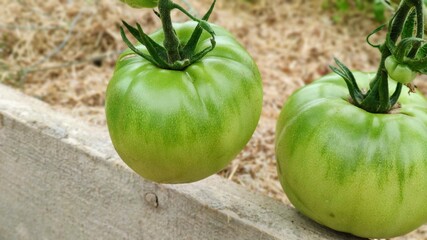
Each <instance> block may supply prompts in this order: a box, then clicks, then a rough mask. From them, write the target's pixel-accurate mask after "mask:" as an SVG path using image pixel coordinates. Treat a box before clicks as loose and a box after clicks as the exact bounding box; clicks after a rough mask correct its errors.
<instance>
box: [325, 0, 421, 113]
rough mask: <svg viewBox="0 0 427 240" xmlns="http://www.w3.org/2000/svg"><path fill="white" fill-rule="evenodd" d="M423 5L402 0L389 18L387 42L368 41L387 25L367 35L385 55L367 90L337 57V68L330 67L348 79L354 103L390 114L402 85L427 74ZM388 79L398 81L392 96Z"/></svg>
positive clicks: (413, 1)
mask: <svg viewBox="0 0 427 240" xmlns="http://www.w3.org/2000/svg"><path fill="white" fill-rule="evenodd" d="M423 7H424V5H423V2H422V0H403V1H402V3H401V4H400V5H399V8H398V9H397V11H396V13H395V15H394V16H393V17H392V19H391V20H390V21H389V25H388V33H387V37H386V41H385V43H383V44H379V45H374V44H372V43H370V42H369V38H370V36H372V35H373V34H375V33H377V32H379V31H380V30H381V29H382V28H383V27H384V26H381V27H379V28H377V29H375V30H374V31H373V32H372V33H371V34H369V35H368V37H367V42H368V44H369V45H371V46H372V47H375V48H378V49H379V50H380V52H381V55H382V57H381V62H380V65H379V67H378V71H377V74H376V75H375V77H374V78H373V79H372V81H371V83H370V86H369V87H370V89H368V90H367V91H366V93H365V92H362V91H361V90H360V88H359V87H358V86H357V82H356V79H355V78H354V76H353V73H352V72H351V71H350V70H349V69H348V68H347V67H346V66H345V65H344V64H343V63H341V62H340V61H339V60H338V59H335V63H336V65H337V66H338V67H334V66H330V68H331V70H332V71H333V72H335V73H336V74H338V75H340V76H341V77H342V78H343V79H344V81H345V82H346V85H347V88H348V90H349V93H350V97H351V98H352V101H351V102H352V103H353V104H354V105H356V106H357V107H360V108H362V109H364V110H366V111H368V112H372V113H388V112H390V110H391V109H392V108H393V107H394V106H395V105H396V104H397V101H398V100H399V97H400V94H401V92H402V85H403V84H411V82H412V81H413V80H414V79H415V77H416V74H417V73H422V74H427V44H426V41H425V40H424V39H423V37H424V12H423ZM399 39H400V41H399V42H398V40H399ZM389 78H390V79H391V80H394V81H396V82H398V84H397V85H396V88H395V90H394V92H393V94H392V95H390V94H389V84H388V80H389Z"/></svg>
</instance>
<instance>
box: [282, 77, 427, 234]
mask: <svg viewBox="0 0 427 240" xmlns="http://www.w3.org/2000/svg"><path fill="white" fill-rule="evenodd" d="M354 75H355V78H356V79H357V82H358V84H359V86H360V87H361V88H365V89H366V88H368V86H369V81H370V79H372V78H373V76H374V75H373V74H367V73H360V72H355V73H354ZM389 84H390V88H391V89H392V88H394V87H395V86H396V83H395V82H393V81H389ZM406 90H408V89H407V88H406V87H405V86H404V89H403V91H406ZM399 103H400V105H401V106H400V107H399V108H396V109H394V110H393V111H392V112H390V113H388V114H374V113H370V112H366V111H365V110H363V109H361V108H358V107H356V106H354V105H353V104H351V103H350V102H349V94H348V89H347V87H346V85H345V82H344V81H343V80H342V78H341V77H339V76H337V75H334V74H333V75H332V74H331V75H328V76H325V77H323V78H321V79H320V80H317V81H314V82H313V83H312V84H310V85H307V86H305V87H303V88H302V89H300V90H298V91H297V92H295V93H294V94H293V95H292V96H291V97H290V98H289V99H288V100H287V102H286V103H285V105H284V107H283V110H282V112H281V114H280V117H279V120H278V122H277V126H276V143H275V144H276V158H277V167H278V175H279V179H280V182H281V184H282V186H283V189H284V191H285V193H286V194H287V196H288V198H289V200H290V201H291V202H292V204H293V205H294V206H295V207H296V208H297V209H298V210H299V211H301V212H302V213H303V214H304V215H306V216H308V217H310V218H312V219H313V220H315V221H317V222H318V223H320V224H323V225H325V226H328V227H330V228H332V229H335V230H337V231H342V232H347V233H351V234H354V235H357V236H360V237H368V238H389V237H394V236H399V235H402V234H405V233H408V232H410V231H412V230H414V229H415V228H417V227H419V226H420V225H422V224H423V223H425V222H426V221H427V207H426V206H427V205H426V204H427V100H426V99H425V98H424V97H423V96H422V95H420V94H410V95H409V94H402V95H401V97H400V99H399Z"/></svg>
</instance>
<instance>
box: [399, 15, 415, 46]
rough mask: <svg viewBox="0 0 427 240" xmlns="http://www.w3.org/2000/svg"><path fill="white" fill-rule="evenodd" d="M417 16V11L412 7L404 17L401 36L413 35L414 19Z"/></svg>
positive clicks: (408, 36)
mask: <svg viewBox="0 0 427 240" xmlns="http://www.w3.org/2000/svg"><path fill="white" fill-rule="evenodd" d="M416 18H417V12H416V11H415V10H414V9H413V10H412V11H411V13H410V14H409V15H408V17H407V18H406V21H405V24H404V25H403V30H402V35H401V38H402V39H404V38H410V37H412V36H414V30H415V21H416Z"/></svg>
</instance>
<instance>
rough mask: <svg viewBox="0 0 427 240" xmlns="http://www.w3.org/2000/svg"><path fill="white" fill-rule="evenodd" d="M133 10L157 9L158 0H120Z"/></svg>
mask: <svg viewBox="0 0 427 240" xmlns="http://www.w3.org/2000/svg"><path fill="white" fill-rule="evenodd" d="M120 1H121V2H123V3H126V4H127V5H129V6H131V7H133V8H155V7H157V4H158V2H159V1H158V0H120Z"/></svg>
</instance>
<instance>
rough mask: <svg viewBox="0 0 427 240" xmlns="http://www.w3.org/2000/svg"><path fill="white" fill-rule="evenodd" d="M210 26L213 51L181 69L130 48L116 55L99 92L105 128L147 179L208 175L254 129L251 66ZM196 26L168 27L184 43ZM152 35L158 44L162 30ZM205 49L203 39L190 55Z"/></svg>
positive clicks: (256, 107) (255, 86) (257, 102)
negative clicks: (110, 75) (150, 59)
mask: <svg viewBox="0 0 427 240" xmlns="http://www.w3.org/2000/svg"><path fill="white" fill-rule="evenodd" d="M211 25H212V28H213V30H214V31H215V33H216V47H215V48H214V50H212V51H211V52H209V53H208V54H207V55H206V56H205V57H204V58H202V59H201V60H200V61H198V62H195V63H194V64H192V65H190V66H188V67H187V68H186V69H184V70H182V71H175V70H166V69H161V68H158V67H156V66H154V65H153V64H151V63H150V62H148V61H146V60H145V59H143V58H141V57H139V56H136V55H133V54H131V53H132V52H131V51H130V50H127V51H126V52H124V53H123V54H122V55H121V56H120V57H119V60H118V62H117V65H116V69H115V72H114V75H113V78H112V79H111V81H110V83H109V84H108V88H107V93H106V117H107V124H108V129H109V132H110V136H111V139H112V142H113V145H114V147H115V149H116V150H117V152H118V154H119V155H120V157H121V158H122V159H123V161H124V162H126V164H127V165H128V166H129V167H130V168H132V169H133V170H134V171H135V172H137V173H138V174H140V175H141V176H143V177H144V178H146V179H149V180H152V181H155V182H159V183H186V182H193V181H197V180H200V179H203V178H205V177H207V176H209V175H212V174H214V173H216V172H218V171H219V170H221V169H222V168H224V167H225V166H226V165H227V164H228V163H229V162H230V161H231V160H232V159H233V158H234V157H235V156H236V155H237V154H238V153H239V152H240V151H241V150H242V149H243V147H244V146H245V145H246V143H247V142H248V141H249V139H250V138H251V136H252V134H253V132H254V130H255V128H256V126H257V123H258V121H259V118H260V114H261V108H262V82H261V78H260V73H259V71H258V68H257V66H256V64H255V62H254V61H253V59H252V58H251V56H250V55H249V54H248V52H247V51H246V50H245V49H244V48H243V47H242V46H241V45H240V44H239V43H238V42H237V41H236V40H235V39H234V38H233V36H232V35H231V34H230V33H228V32H227V31H226V30H224V29H223V28H221V27H218V26H216V25H213V24H211ZM195 27H196V23H195V22H187V23H183V24H175V25H174V28H175V31H176V33H177V35H178V37H179V39H181V41H183V42H186V41H187V40H188V39H189V38H190V36H191V33H192V31H193V30H194V28H195ZM151 37H152V38H153V39H154V40H155V41H157V42H159V43H160V42H161V41H163V39H164V37H163V32H162V31H159V32H156V33H154V34H152V35H151ZM210 45H211V42H210V35H209V34H207V33H203V35H202V36H201V39H200V42H199V44H198V46H197V49H196V50H197V51H200V50H202V49H205V48H206V47H208V46H210ZM138 48H140V50H141V51H146V49H145V48H144V47H143V46H138Z"/></svg>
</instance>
